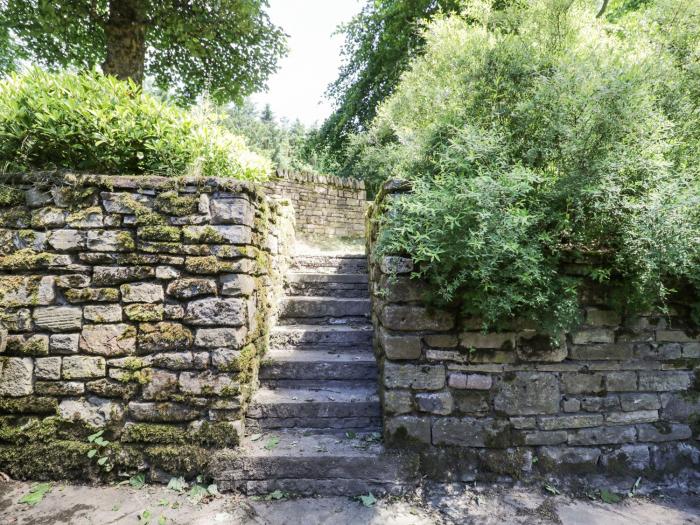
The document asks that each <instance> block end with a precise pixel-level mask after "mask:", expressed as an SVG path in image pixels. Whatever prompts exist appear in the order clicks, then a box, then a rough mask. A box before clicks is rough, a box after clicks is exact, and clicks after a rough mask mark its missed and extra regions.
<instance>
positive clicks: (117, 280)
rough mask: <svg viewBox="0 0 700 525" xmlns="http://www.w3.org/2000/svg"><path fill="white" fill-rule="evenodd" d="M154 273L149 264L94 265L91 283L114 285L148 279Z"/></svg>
mask: <svg viewBox="0 0 700 525" xmlns="http://www.w3.org/2000/svg"><path fill="white" fill-rule="evenodd" d="M154 275H155V271H154V270H153V268H151V267H150V266H95V267H94V268H93V270H92V283H93V285H95V286H114V285H117V284H123V283H128V282H133V281H141V280H143V279H150V278H152V277H153V276H154Z"/></svg>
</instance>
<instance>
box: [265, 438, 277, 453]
mask: <svg viewBox="0 0 700 525" xmlns="http://www.w3.org/2000/svg"><path fill="white" fill-rule="evenodd" d="M279 442H280V438H278V437H277V436H272V437H271V438H270V439H268V440H267V443H265V450H272V449H274V448H275V447H276V446H277V445H279Z"/></svg>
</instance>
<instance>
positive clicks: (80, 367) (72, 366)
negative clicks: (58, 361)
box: [61, 355, 106, 379]
mask: <svg viewBox="0 0 700 525" xmlns="http://www.w3.org/2000/svg"><path fill="white" fill-rule="evenodd" d="M61 374H62V375H63V379H93V378H98V377H104V376H105V375H106V366H105V360H104V358H103V357H90V356H84V355H76V356H68V357H64V358H63V367H62V372H61Z"/></svg>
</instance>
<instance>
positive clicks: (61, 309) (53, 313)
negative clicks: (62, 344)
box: [34, 306, 83, 332]
mask: <svg viewBox="0 0 700 525" xmlns="http://www.w3.org/2000/svg"><path fill="white" fill-rule="evenodd" d="M34 324H35V325H36V327H37V328H40V329H44V330H48V331H50V332H70V331H72V330H80V327H81V326H82V324H83V310H82V308H80V307H79V306H38V307H36V308H35V309H34Z"/></svg>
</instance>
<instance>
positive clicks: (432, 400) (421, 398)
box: [416, 392, 454, 416]
mask: <svg viewBox="0 0 700 525" xmlns="http://www.w3.org/2000/svg"><path fill="white" fill-rule="evenodd" d="M416 406H417V407H418V410H419V411H421V412H430V413H431V414H438V415H442V416H446V415H449V414H451V413H452V410H453V408H454V403H453V400H452V396H451V395H450V393H449V392H420V393H418V394H416Z"/></svg>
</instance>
